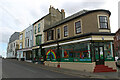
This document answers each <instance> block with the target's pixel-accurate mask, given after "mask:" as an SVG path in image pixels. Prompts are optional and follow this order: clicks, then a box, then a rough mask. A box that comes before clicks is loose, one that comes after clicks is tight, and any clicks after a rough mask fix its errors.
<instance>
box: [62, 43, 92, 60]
mask: <svg viewBox="0 0 120 80" xmlns="http://www.w3.org/2000/svg"><path fill="white" fill-rule="evenodd" d="M61 54H62V61H70V62H71V61H91V57H90V46H89V43H77V44H71V45H66V46H62V52H61Z"/></svg>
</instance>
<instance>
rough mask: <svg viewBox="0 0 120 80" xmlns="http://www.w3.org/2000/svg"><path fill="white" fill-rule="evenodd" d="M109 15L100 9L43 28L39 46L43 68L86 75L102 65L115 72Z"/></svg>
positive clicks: (72, 16) (78, 14)
mask: <svg viewBox="0 0 120 80" xmlns="http://www.w3.org/2000/svg"><path fill="white" fill-rule="evenodd" d="M110 15H111V12H110V11H108V10H103V9H99V10H82V11H80V12H78V13H76V14H73V15H71V16H69V17H67V18H65V19H63V20H61V21H58V22H56V23H55V24H53V25H51V26H47V27H45V28H44V43H43V44H41V45H40V46H41V49H42V52H43V53H44V58H45V60H46V61H45V62H44V64H45V65H47V66H54V67H61V68H67V69H74V70H80V71H87V72H99V71H97V70H96V68H97V66H98V67H99V66H100V65H101V66H102V67H103V69H104V67H105V66H107V67H110V68H112V70H111V71H116V65H115V61H114V53H113V40H114V38H113V37H114V35H115V34H114V33H111V28H110V20H109V17H110ZM101 69H102V68H101ZM101 72H102V71H101ZM103 72H107V69H106V71H104V70H103Z"/></svg>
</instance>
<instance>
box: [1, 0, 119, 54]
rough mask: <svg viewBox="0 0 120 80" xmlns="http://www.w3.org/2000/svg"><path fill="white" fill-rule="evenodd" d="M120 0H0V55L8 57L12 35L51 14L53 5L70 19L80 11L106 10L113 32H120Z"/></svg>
mask: <svg viewBox="0 0 120 80" xmlns="http://www.w3.org/2000/svg"><path fill="white" fill-rule="evenodd" d="M118 1H119V0H0V55H2V56H6V52H7V44H8V41H9V37H10V35H12V34H13V33H14V32H21V31H22V30H24V29H25V28H27V27H28V26H29V25H30V24H33V23H34V22H35V21H37V20H38V19H40V18H42V17H43V16H45V15H46V14H48V13H49V7H50V5H52V6H53V7H54V8H58V9H59V10H61V9H64V10H65V16H66V17H68V16H70V15H72V14H74V13H76V12H78V11H80V10H83V9H86V10H94V9H106V10H109V11H110V12H111V17H110V26H111V32H112V33H115V32H116V31H117V30H118Z"/></svg>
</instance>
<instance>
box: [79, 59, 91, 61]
mask: <svg viewBox="0 0 120 80" xmlns="http://www.w3.org/2000/svg"><path fill="white" fill-rule="evenodd" d="M80 61H91V59H80Z"/></svg>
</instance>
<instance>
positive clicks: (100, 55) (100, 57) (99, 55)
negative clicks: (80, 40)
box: [95, 46, 104, 65]
mask: <svg viewBox="0 0 120 80" xmlns="http://www.w3.org/2000/svg"><path fill="white" fill-rule="evenodd" d="M95 61H96V65H101V64H104V50H103V47H102V46H100V47H95Z"/></svg>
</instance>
